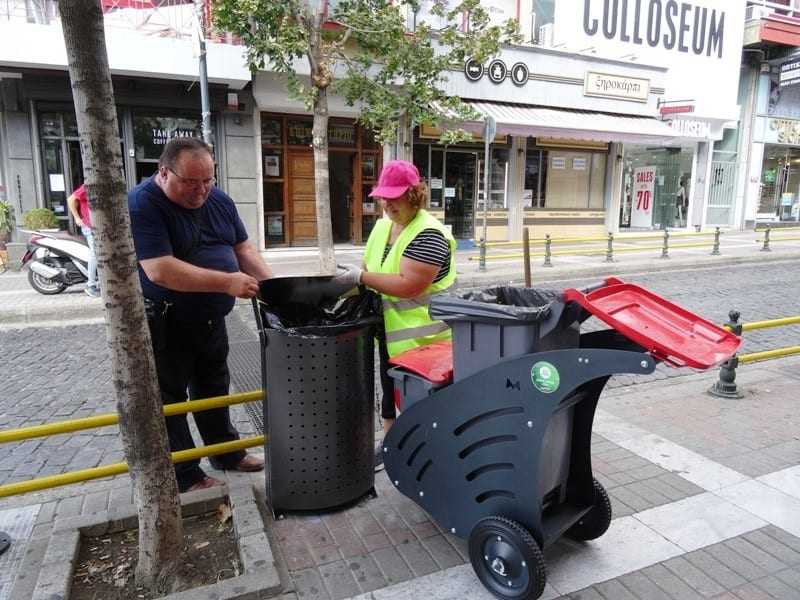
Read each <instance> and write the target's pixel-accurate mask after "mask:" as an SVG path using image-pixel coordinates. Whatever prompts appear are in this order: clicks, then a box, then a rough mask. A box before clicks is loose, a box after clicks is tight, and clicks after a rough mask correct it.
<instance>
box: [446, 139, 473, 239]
mask: <svg viewBox="0 0 800 600" xmlns="http://www.w3.org/2000/svg"><path fill="white" fill-rule="evenodd" d="M477 170H478V157H477V154H475V153H474V152H456V151H447V152H446V153H445V167H444V223H445V225H450V226H451V227H452V231H453V237H455V238H456V239H471V238H472V237H473V235H474V231H475V190H476V186H475V177H476V174H477Z"/></svg>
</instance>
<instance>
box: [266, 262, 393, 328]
mask: <svg viewBox="0 0 800 600" xmlns="http://www.w3.org/2000/svg"><path fill="white" fill-rule="evenodd" d="M290 280H295V281H294V282H292V281H290ZM268 281H273V282H277V280H268ZM265 283H266V282H262V286H261V294H260V298H259V302H258V305H259V308H260V310H261V317H262V319H263V322H264V325H265V326H266V327H268V328H270V329H275V330H278V331H282V332H284V333H287V334H290V335H298V336H302V337H313V336H323V337H328V336H334V335H338V334H340V333H343V332H345V331H348V330H352V329H358V328H360V327H363V326H365V325H372V324H376V323H380V322H381V321H382V314H381V299H380V296H379V295H378V294H376V293H375V292H372V291H371V290H367V289H365V288H362V289H359V290H358V293H355V294H352V293H351V294H349V295H346V296H338V294H336V293H335V292H337V291H338V292H341V290H333V291H332V292H331V290H332V289H333V288H331V286H330V283H329V282H328V281H326V279H325V278H322V277H320V278H309V277H297V278H292V277H286V278H282V280H281V281H280V282H279V283H280V285H279V286H276V285H272V286H271V287H268V286H265V285H264V284H265ZM295 286H297V287H298V288H299V287H300V286H302V291H300V290H299V289H293V287H295ZM314 288H317V289H314ZM276 289H280V290H281V291H282V292H283V293H275V290H276Z"/></svg>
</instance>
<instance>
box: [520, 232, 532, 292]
mask: <svg viewBox="0 0 800 600" xmlns="http://www.w3.org/2000/svg"><path fill="white" fill-rule="evenodd" d="M522 255H523V261H524V264H523V267H524V269H525V287H526V288H529V287H531V239H530V235H529V234H528V228H527V227H525V228H524V229H523V230H522Z"/></svg>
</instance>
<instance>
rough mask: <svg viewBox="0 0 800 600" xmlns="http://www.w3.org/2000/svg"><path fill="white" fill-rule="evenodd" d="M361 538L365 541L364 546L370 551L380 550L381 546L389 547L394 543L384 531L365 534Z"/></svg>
mask: <svg viewBox="0 0 800 600" xmlns="http://www.w3.org/2000/svg"><path fill="white" fill-rule="evenodd" d="M361 539H362V541H363V542H364V547H365V548H366V549H367V550H368V551H369V552H372V551H374V550H380V549H381V548H388V547H390V546H391V545H392V541H391V540H390V539H389V536H387V535H386V534H385V533H383V532H382V531H380V532H378V533H373V534H370V535H365V536H363V537H362V538H361Z"/></svg>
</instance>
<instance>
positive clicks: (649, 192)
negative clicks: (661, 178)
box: [631, 167, 656, 227]
mask: <svg viewBox="0 0 800 600" xmlns="http://www.w3.org/2000/svg"><path fill="white" fill-rule="evenodd" d="M655 189H656V168H655V167H639V168H638V169H634V170H633V198H632V200H633V206H631V227H650V226H652V225H653V200H654V196H655Z"/></svg>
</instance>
